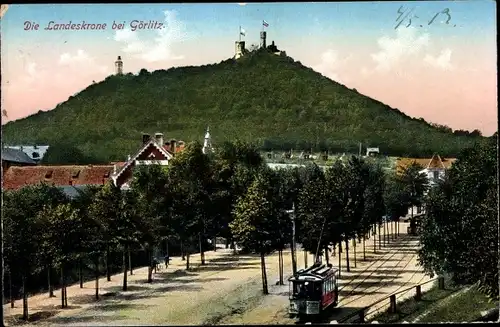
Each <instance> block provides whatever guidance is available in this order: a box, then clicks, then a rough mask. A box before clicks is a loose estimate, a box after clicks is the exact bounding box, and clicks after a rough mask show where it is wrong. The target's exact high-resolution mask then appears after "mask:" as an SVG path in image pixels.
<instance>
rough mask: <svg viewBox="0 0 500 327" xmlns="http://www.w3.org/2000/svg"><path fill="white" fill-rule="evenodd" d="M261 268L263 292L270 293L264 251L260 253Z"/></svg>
mask: <svg viewBox="0 0 500 327" xmlns="http://www.w3.org/2000/svg"><path fill="white" fill-rule="evenodd" d="M260 269H261V271H262V293H264V295H267V294H269V290H268V288H267V273H266V259H265V257H264V252H261V253H260Z"/></svg>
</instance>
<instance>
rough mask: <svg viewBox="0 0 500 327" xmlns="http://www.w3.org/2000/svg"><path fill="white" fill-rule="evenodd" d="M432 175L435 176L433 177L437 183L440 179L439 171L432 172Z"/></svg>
mask: <svg viewBox="0 0 500 327" xmlns="http://www.w3.org/2000/svg"><path fill="white" fill-rule="evenodd" d="M432 174H433V177H434V180H435V181H436V180H438V179H439V171H437V170H435V171H433V172H432Z"/></svg>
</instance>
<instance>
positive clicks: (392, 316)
mask: <svg viewBox="0 0 500 327" xmlns="http://www.w3.org/2000/svg"><path fill="white" fill-rule="evenodd" d="M461 288H462V287H460V286H456V285H453V284H452V282H451V280H450V279H449V278H445V289H444V290H440V289H439V288H438V284H437V280H436V281H435V282H434V285H433V287H432V288H431V289H429V290H428V291H427V292H424V293H422V299H421V301H416V300H415V298H409V299H407V300H404V301H402V302H400V303H398V304H397V312H396V313H390V312H389V309H387V310H386V311H384V312H381V313H379V314H377V315H375V316H374V317H373V318H371V319H370V321H377V322H379V323H381V324H390V323H398V322H403V321H408V322H411V321H413V320H414V319H416V318H417V317H418V316H419V315H421V314H423V313H424V312H425V311H427V310H428V309H429V308H430V307H431V306H433V305H435V304H437V303H438V302H439V301H441V300H443V299H445V298H446V297H448V296H450V295H452V294H453V293H455V292H457V291H459V290H460V289H461Z"/></svg>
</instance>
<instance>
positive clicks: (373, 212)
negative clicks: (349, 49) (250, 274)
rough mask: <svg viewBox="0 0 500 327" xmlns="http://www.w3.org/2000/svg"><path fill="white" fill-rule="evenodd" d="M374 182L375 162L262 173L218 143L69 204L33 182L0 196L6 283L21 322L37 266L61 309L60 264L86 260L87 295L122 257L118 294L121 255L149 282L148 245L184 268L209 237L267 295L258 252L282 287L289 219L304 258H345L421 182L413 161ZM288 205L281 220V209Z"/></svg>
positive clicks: (242, 149)
mask: <svg viewBox="0 0 500 327" xmlns="http://www.w3.org/2000/svg"><path fill="white" fill-rule="evenodd" d="M386 180H387V177H386V176H385V174H384V172H383V171H382V169H381V168H380V167H378V166H375V165H372V164H369V163H367V162H364V161H363V160H361V159H359V158H356V157H353V158H351V159H350V160H349V161H348V162H347V163H342V162H340V161H339V162H337V163H335V164H334V165H333V166H332V167H330V168H328V169H327V170H326V171H323V170H321V169H320V168H319V167H318V166H316V165H314V164H310V165H308V166H306V167H302V168H294V169H285V170H278V171H274V170H272V169H270V168H269V167H268V166H267V165H266V164H265V163H264V161H263V159H262V158H261V156H260V155H259V152H258V150H257V149H256V148H255V147H253V146H252V145H249V144H245V143H240V142H236V143H234V144H231V143H227V144H225V145H224V146H222V147H220V148H219V149H218V150H217V151H216V152H215V153H214V154H210V155H205V154H203V153H202V148H201V145H200V144H199V143H192V144H189V145H188V146H187V147H186V149H185V150H184V151H182V152H181V153H179V154H178V155H177V156H176V157H175V158H174V159H173V160H172V161H171V163H170V164H169V166H160V165H150V166H138V167H136V169H135V170H134V175H133V178H132V181H131V184H130V185H131V187H130V189H129V190H127V191H125V192H124V191H122V190H120V189H119V188H117V187H115V186H114V185H113V184H112V183H109V184H107V185H105V186H96V187H88V188H85V189H83V190H82V191H81V192H80V194H79V195H78V196H77V197H76V198H73V199H69V198H67V197H66V196H65V195H64V193H62V191H61V190H60V189H58V188H56V187H52V186H48V185H45V184H40V185H35V186H27V187H24V188H22V189H20V190H17V191H11V192H7V193H6V194H5V198H4V217H5V263H6V268H7V272H8V275H9V276H16V275H18V276H21V283H22V288H23V307H24V311H23V316H24V318H25V319H27V317H28V303H27V301H28V299H27V292H26V284H27V282H28V281H29V279H30V278H31V277H32V276H33V275H34V274H39V273H41V272H44V271H46V273H47V276H48V278H47V280H48V284H49V285H48V286H49V295H50V296H52V294H53V287H52V285H51V284H52V282H51V281H52V277H51V275H53V274H54V273H55V272H57V273H58V275H59V276H60V278H61V306H62V307H63V308H64V307H66V306H67V297H66V284H67V283H66V275H67V273H68V269H70V268H69V267H73V266H75V265H76V266H78V267H79V268H80V279H81V267H82V263H83V262H90V263H91V265H93V267H94V270H95V283H96V288H95V290H96V291H95V297H96V299H98V297H99V292H98V289H99V284H98V282H99V276H100V269H99V267H100V263H101V262H104V263H105V264H106V274H107V278H108V280H110V278H111V274H110V269H109V261H110V256H111V255H112V254H116V253H121V255H122V267H123V290H124V291H126V290H127V272H130V273H131V259H130V258H131V255H130V253H131V252H137V251H140V252H141V253H144V255H145V256H146V258H147V260H148V261H149V265H148V266H149V271H148V282H152V278H153V276H152V272H153V268H152V266H153V265H152V262H153V256H154V252H155V248H159V247H160V248H163V251H164V252H167V253H168V246H169V244H180V246H181V249H182V250H181V251H182V255H183V256H185V259H186V269H189V265H190V261H189V258H190V254H191V253H193V252H194V251H195V249H196V248H198V249H199V251H200V254H201V264H202V265H204V264H205V256H204V248H203V246H202V244H203V242H204V241H205V240H207V239H210V238H215V237H216V236H219V237H224V238H226V239H227V240H228V241H229V243H232V244H233V247H235V246H234V244H235V243H237V244H238V245H240V246H241V247H242V248H243V250H244V251H247V252H253V253H258V254H259V255H260V257H261V263H262V281H263V291H264V293H267V277H266V274H265V271H266V269H265V255H266V254H269V253H271V252H273V251H278V253H279V257H280V260H279V261H280V282H281V283H283V274H284V271H283V250H284V249H285V247H286V246H287V245H288V244H290V243H291V241H292V239H291V238H292V231H293V224H295V230H296V240H297V241H298V242H299V243H302V245H303V247H304V249H305V250H307V251H309V252H310V253H313V254H316V255H321V254H322V253H324V255H325V257H326V260H327V261H328V260H329V259H328V252H329V250H328V249H329V247H333V248H335V247H336V246H338V248H339V256H340V251H341V248H342V242H344V244H345V255H346V256H348V251H349V248H348V247H349V240H351V239H358V240H359V241H361V240H364V239H365V238H366V236H367V235H368V234H369V233H370V231H372V230H373V232H376V228H375V226H376V225H377V224H379V226H380V224H381V222H382V216H383V215H384V213H387V214H389V215H390V216H391V217H393V218H394V219H397V218H398V217H399V216H400V215H402V214H404V212H405V210H406V208H407V207H408V206H409V205H410V204H413V203H416V201H417V202H418V201H419V199H420V197H421V196H422V194H423V192H424V190H425V185H426V180H425V179H421V176H420V175H419V174H418V167H417V166H411V167H409V168H408V169H407V171H406V172H405V173H404V174H403V175H401V176H399V177H393V178H391V179H389V182H388V183H386ZM415 184H418V187H417V188H416V189H415ZM410 185H411V186H412V188H411V192H417V193H411V192H410ZM292 207H294V208H295V209H296V210H295V212H296V215H295V218H294V220H293V221H292V220H291V218H292V217H291V216H290V214H289V213H287V210H290V209H292ZM379 233H380V227H379ZM292 257H293V258H295V256H293V255H292ZM339 262H340V260H339ZM347 262H348V263H347V267H346V268H347V270H349V261H347ZM293 267H294V271H295V269H296V267H297V263H296V262H295V261H294V262H293ZM82 284H83V282H82V280H80V286H81V287H82Z"/></svg>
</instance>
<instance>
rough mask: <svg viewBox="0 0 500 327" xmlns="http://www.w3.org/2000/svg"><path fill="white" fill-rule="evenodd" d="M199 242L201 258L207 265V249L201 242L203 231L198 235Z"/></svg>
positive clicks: (203, 263) (202, 263)
mask: <svg viewBox="0 0 500 327" xmlns="http://www.w3.org/2000/svg"><path fill="white" fill-rule="evenodd" d="M198 243H199V245H200V260H201V265H202V266H204V265H205V251H204V250H203V244H201V233H200V234H199V235H198Z"/></svg>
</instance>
